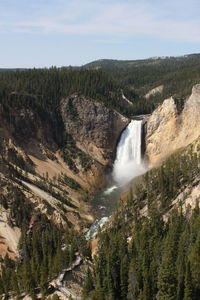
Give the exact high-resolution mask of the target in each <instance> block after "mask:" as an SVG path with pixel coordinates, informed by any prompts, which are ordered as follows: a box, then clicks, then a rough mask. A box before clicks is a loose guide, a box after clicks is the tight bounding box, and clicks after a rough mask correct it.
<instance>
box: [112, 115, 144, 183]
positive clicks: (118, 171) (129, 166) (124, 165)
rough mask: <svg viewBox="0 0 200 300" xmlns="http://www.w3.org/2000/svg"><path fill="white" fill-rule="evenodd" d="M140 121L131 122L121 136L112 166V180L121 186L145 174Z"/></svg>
mask: <svg viewBox="0 0 200 300" xmlns="http://www.w3.org/2000/svg"><path fill="white" fill-rule="evenodd" d="M141 146H142V120H134V121H131V122H130V124H129V125H128V126H127V128H126V129H125V130H124V131H123V133H122V135H121V139H120V142H119V144H118V146H117V155H116V159H115V162H114V165H113V179H114V181H115V182H116V184H117V185H118V186H123V185H125V184H126V183H128V182H129V181H130V180H131V179H133V178H134V177H136V176H139V175H141V174H142V173H144V172H145V168H144V165H143V162H142V156H141Z"/></svg>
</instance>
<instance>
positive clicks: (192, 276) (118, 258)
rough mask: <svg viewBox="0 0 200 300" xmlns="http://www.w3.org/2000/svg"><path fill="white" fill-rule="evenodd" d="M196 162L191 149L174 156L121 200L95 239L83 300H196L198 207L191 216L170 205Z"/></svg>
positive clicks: (199, 290) (199, 286)
mask: <svg viewBox="0 0 200 300" xmlns="http://www.w3.org/2000/svg"><path fill="white" fill-rule="evenodd" d="M199 163H200V157H199V155H197V153H194V152H193V151H192V149H189V150H188V151H187V153H178V154H176V155H173V156H172V157H170V158H169V159H168V160H167V161H166V162H165V163H164V164H163V165H162V166H161V167H159V168H157V169H153V170H151V171H150V172H148V173H147V174H146V175H144V176H143V178H142V179H143V180H142V183H140V184H139V185H137V186H136V187H134V188H133V189H131V190H130V192H129V193H128V196H127V200H126V201H123V200H121V202H122V203H123V204H122V205H121V207H119V209H118V211H117V212H116V213H115V216H114V217H113V220H112V224H111V226H109V228H108V229H107V230H104V231H103V232H101V234H100V235H99V239H100V241H99V251H98V256H97V258H96V264H95V268H94V270H93V272H92V271H91V272H89V273H88V275H87V279H86V281H85V285H84V288H83V296H84V299H93V300H100V299H101V300H126V299H128V300H136V299H137V300H152V299H157V300H183V299H184V300H198V299H200V298H199V297H200V232H199V226H200V207H199V202H197V203H196V208H195V209H194V210H193V211H192V210H191V209H190V208H189V207H188V208H187V209H188V211H185V212H183V210H182V209H181V207H180V208H179V209H178V208H175V207H174V208H172V206H171V205H172V202H173V200H174V199H176V197H177V195H178V194H179V193H180V192H181V191H183V190H184V188H185V187H186V186H188V185H189V184H190V183H192V184H194V185H195V178H197V176H199ZM184 197H185V199H186V198H187V195H186V194H185V196H184ZM183 200H184V199H183ZM144 208H146V209H148V215H145V214H143V213H142V211H144V210H143V209H144ZM170 209H171V212H170V214H167V212H168V211H169V210H170Z"/></svg>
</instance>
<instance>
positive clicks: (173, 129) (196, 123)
mask: <svg viewBox="0 0 200 300" xmlns="http://www.w3.org/2000/svg"><path fill="white" fill-rule="evenodd" d="M199 116H200V84H197V85H195V86H194V87H193V89H192V94H191V96H190V97H189V98H188V100H187V101H186V102H185V103H183V102H182V105H180V100H179V101H177V99H174V98H173V97H171V98H169V99H166V100H165V101H164V102H163V104H162V105H160V106H159V107H158V108H157V109H156V110H155V111H154V112H153V114H152V115H151V116H150V118H149V120H148V122H147V128H146V153H145V156H146V158H147V160H148V162H149V163H150V165H154V164H156V163H159V162H160V161H161V160H162V159H163V158H165V157H166V156H168V155H170V153H172V152H174V151H175V150H177V149H179V148H182V147H185V146H187V145H189V144H190V143H192V142H193V141H194V140H196V139H197V138H199V136H200V118H199Z"/></svg>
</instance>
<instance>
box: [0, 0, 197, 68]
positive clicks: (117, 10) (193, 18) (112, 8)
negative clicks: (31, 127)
mask: <svg viewBox="0 0 200 300" xmlns="http://www.w3.org/2000/svg"><path fill="white" fill-rule="evenodd" d="M0 41H1V43H0V68H3V67H34V66H35V67H50V66H52V65H56V66H64V65H65V66H66V65H82V64H85V63H87V62H90V61H92V60H96V59H102V58H112V59H140V58H148V57H152V56H171V55H183V54H189V53H199V52H200V0H132V1H131V0H98V1H97V0H0Z"/></svg>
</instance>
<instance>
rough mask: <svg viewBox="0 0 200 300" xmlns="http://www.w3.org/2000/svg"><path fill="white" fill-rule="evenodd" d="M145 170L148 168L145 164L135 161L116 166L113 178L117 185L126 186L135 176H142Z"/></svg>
mask: <svg viewBox="0 0 200 300" xmlns="http://www.w3.org/2000/svg"><path fill="white" fill-rule="evenodd" d="M145 172H146V168H145V166H144V165H143V164H140V165H138V164H136V163H135V162H134V161H133V162H129V163H127V164H123V165H118V166H116V167H115V170H114V172H113V180H114V181H115V182H116V186H124V185H126V184H127V183H129V182H130V181H131V180H132V179H133V178H135V177H137V176H140V175H142V174H144V173H145Z"/></svg>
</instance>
